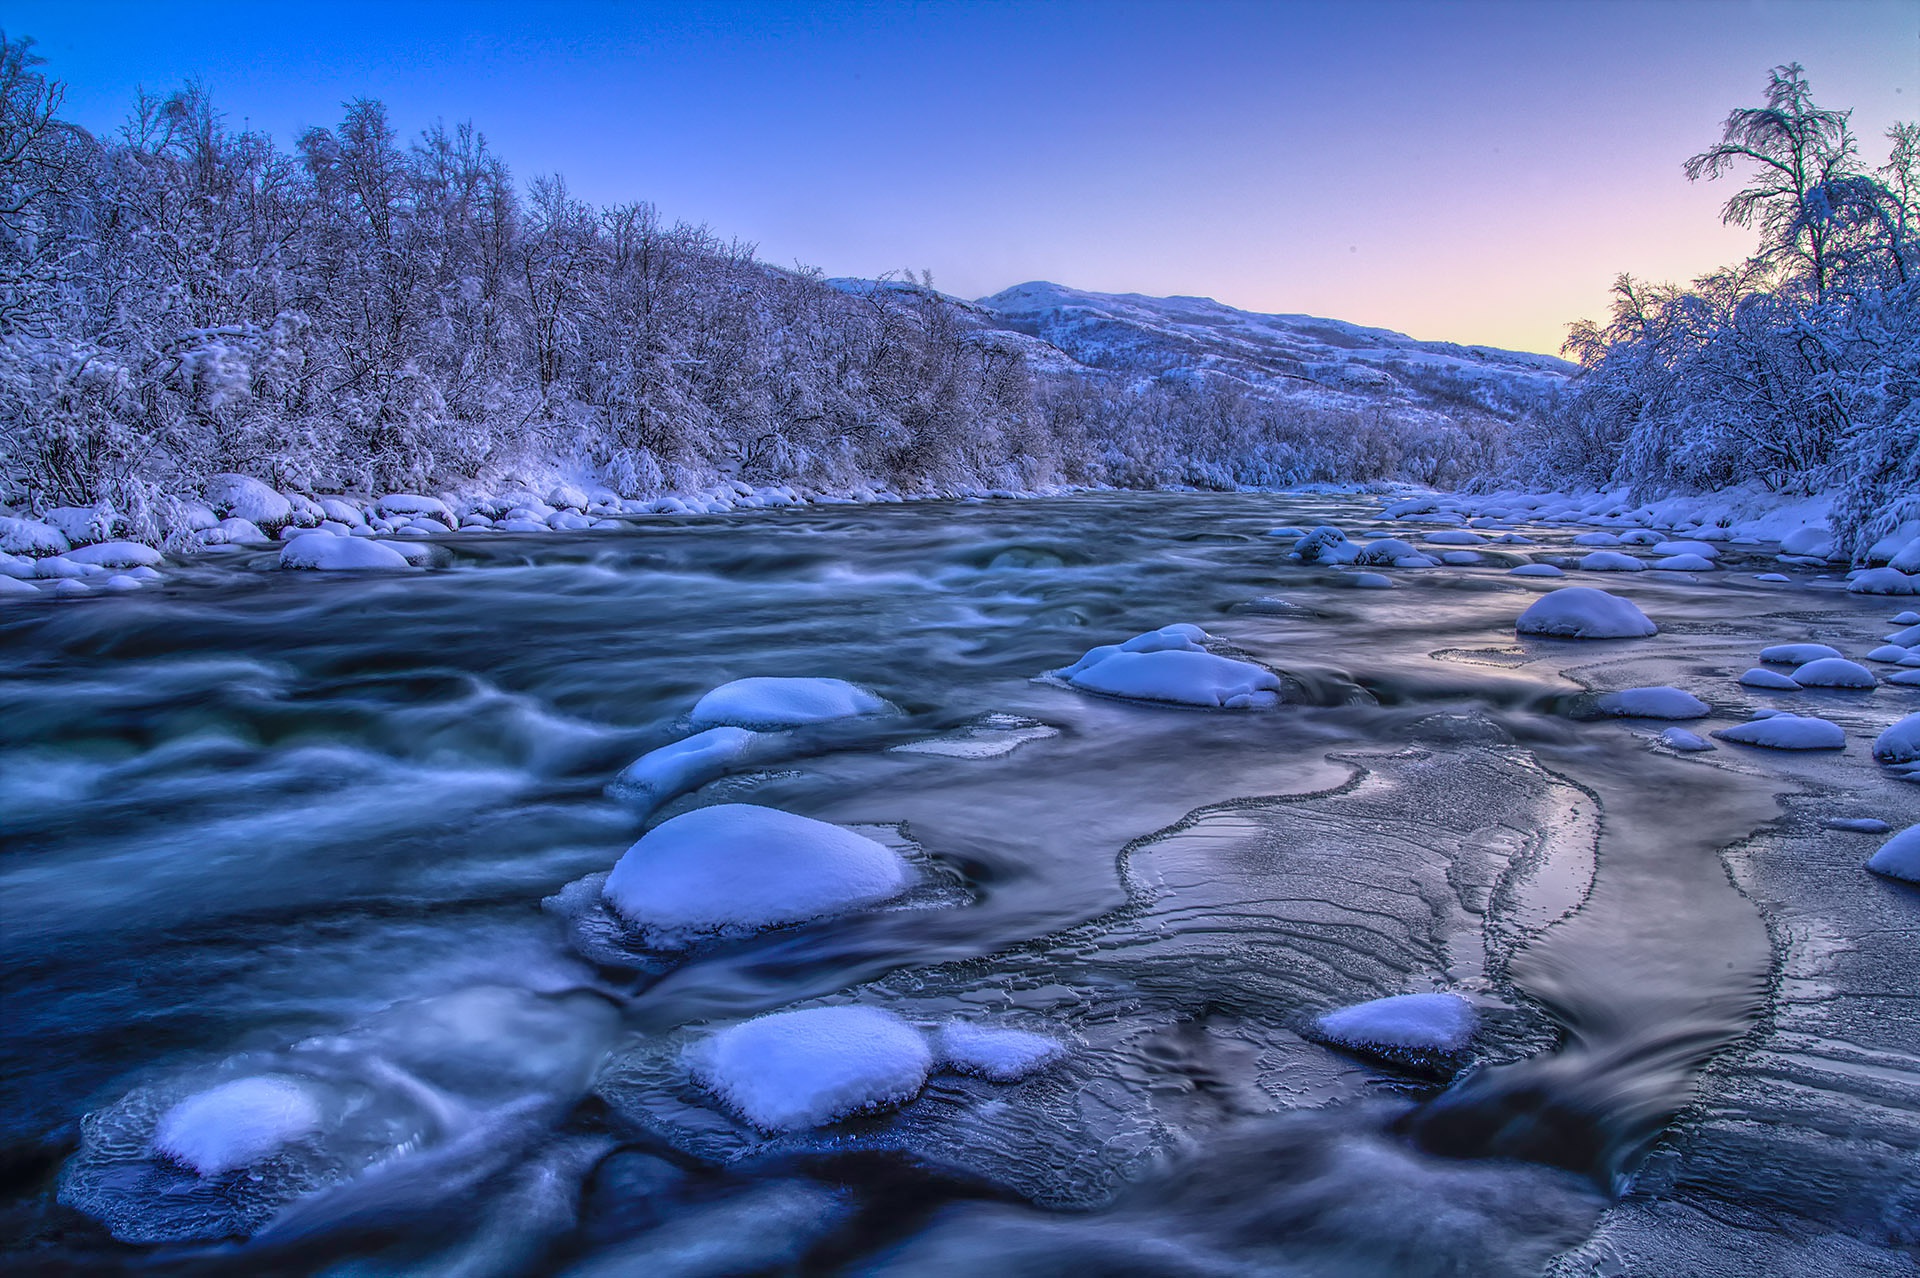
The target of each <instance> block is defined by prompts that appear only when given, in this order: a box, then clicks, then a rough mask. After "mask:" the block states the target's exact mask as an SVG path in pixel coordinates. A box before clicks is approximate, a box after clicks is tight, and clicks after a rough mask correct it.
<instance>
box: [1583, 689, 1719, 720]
mask: <svg viewBox="0 0 1920 1278" xmlns="http://www.w3.org/2000/svg"><path fill="white" fill-rule="evenodd" d="M1600 709H1601V710H1603V711H1605V712H1606V713H1607V714H1611V715H1618V716H1620V717H1622V718H1630V719H1704V718H1706V717H1707V716H1708V715H1710V714H1712V713H1713V707H1711V706H1709V705H1708V704H1707V703H1706V702H1704V701H1702V700H1701V699H1700V698H1698V697H1696V696H1694V695H1693V694H1692V693H1691V692H1685V691H1682V690H1681V689H1679V688H1625V689H1622V690H1621V691H1619V692H1609V693H1607V694H1605V695H1604V696H1602V697H1601V698H1600Z"/></svg>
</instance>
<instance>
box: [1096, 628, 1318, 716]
mask: <svg viewBox="0 0 1920 1278" xmlns="http://www.w3.org/2000/svg"><path fill="white" fill-rule="evenodd" d="M1205 637H1206V632H1205V631H1203V630H1201V629H1200V628H1199V627H1198V626H1187V625H1182V626H1165V627H1162V628H1161V629H1159V630H1150V631H1148V632H1146V633H1145V634H1142V635H1136V636H1135V637H1134V638H1132V639H1129V640H1127V642H1126V643H1124V644H1118V645H1113V644H1108V645H1104V646H1102V647H1098V648H1094V649H1092V650H1091V651H1089V652H1088V653H1087V654H1086V655H1085V656H1083V657H1081V658H1080V660H1078V661H1076V662H1075V663H1074V664H1073V665H1071V666H1068V667H1067V668H1066V669H1065V670H1062V671H1060V672H1059V675H1060V677H1061V678H1063V679H1065V680H1066V681H1067V682H1068V683H1070V684H1072V685H1073V686H1074V687H1076V688H1082V689H1085V690H1086V691H1088V692H1100V693H1105V694H1106V695H1108V696H1110V697H1126V698H1129V699H1132V700H1136V701H1170V702H1174V703H1176V704H1179V705H1190V706H1221V707H1226V708H1229V709H1252V708H1263V707H1267V706H1273V705H1277V704H1279V701H1280V692H1281V684H1280V680H1279V678H1278V677H1277V676H1276V675H1275V674H1274V673H1273V672H1272V671H1270V670H1266V669H1264V668H1262V667H1260V666H1256V665H1254V664H1253V663H1251V662H1247V661H1236V660H1234V659H1233V658H1231V657H1221V656H1216V655H1214V654H1213V653H1211V652H1208V651H1207V650H1206V649H1204V648H1202V647H1201V646H1200V644H1199V643H1198V641H1197V640H1198V639H1204V638H1205Z"/></svg>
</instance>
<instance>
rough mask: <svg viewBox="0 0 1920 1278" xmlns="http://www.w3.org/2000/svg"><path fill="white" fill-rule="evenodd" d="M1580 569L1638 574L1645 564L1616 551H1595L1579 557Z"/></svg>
mask: <svg viewBox="0 0 1920 1278" xmlns="http://www.w3.org/2000/svg"><path fill="white" fill-rule="evenodd" d="M1580 567H1581V569H1582V570H1584V571H1586V572H1640V571H1641V570H1643V569H1644V568H1646V564H1644V563H1642V562H1641V561H1640V560H1638V559H1635V558H1634V557H1633V556H1632V555H1623V554H1621V553H1620V552H1619V551H1617V550H1596V551H1594V552H1593V553H1592V554H1590V555H1582V556H1581V557H1580Z"/></svg>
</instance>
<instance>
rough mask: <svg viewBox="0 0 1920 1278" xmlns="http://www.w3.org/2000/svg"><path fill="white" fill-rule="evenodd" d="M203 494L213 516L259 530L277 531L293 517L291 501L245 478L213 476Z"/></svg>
mask: <svg viewBox="0 0 1920 1278" xmlns="http://www.w3.org/2000/svg"><path fill="white" fill-rule="evenodd" d="M205 495H206V499H207V504H208V505H209V506H211V507H213V511H214V513H215V514H217V515H220V516H223V517H225V518H228V519H244V520H246V521H247V522H248V523H250V524H255V525H258V526H259V527H262V528H278V527H279V526H280V525H281V524H284V523H286V522H287V521H289V520H291V519H292V518H293V503H292V502H290V501H288V500H287V499H286V498H285V497H283V496H281V495H280V494H279V493H277V492H275V491H274V490H273V489H271V488H269V487H267V486H266V485H265V484H263V483H261V482H260V481H259V480H257V479H254V478H252V477H250V476H247V475H215V476H214V477H213V478H212V479H209V480H208V481H207V486H206V489H205Z"/></svg>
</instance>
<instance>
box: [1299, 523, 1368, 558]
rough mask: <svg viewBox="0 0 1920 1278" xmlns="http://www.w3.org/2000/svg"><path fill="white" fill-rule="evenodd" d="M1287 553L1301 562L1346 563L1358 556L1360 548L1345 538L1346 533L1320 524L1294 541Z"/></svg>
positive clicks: (1329, 525)
mask: <svg viewBox="0 0 1920 1278" xmlns="http://www.w3.org/2000/svg"><path fill="white" fill-rule="evenodd" d="M1288 553H1289V554H1290V555H1291V556H1292V557H1293V558H1295V559H1298V560H1300V561H1301V562H1302V563H1308V564H1315V563H1319V564H1348V563H1352V562H1353V561H1354V560H1355V559H1357V558H1358V557H1359V555H1360V550H1359V548H1358V547H1357V546H1355V545H1354V544H1353V543H1352V542H1350V541H1348V540H1347V534H1345V533H1344V532H1341V531H1340V530H1339V529H1338V528H1335V527H1333V526H1332V525H1331V524H1322V525H1321V526H1320V527H1318V528H1316V529H1314V530H1313V531H1312V532H1310V533H1308V534H1307V535H1306V536H1304V537H1302V538H1301V539H1300V540H1299V541H1297V542H1295V543H1294V544H1293V549H1292V550H1291V551H1289V552H1288Z"/></svg>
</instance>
